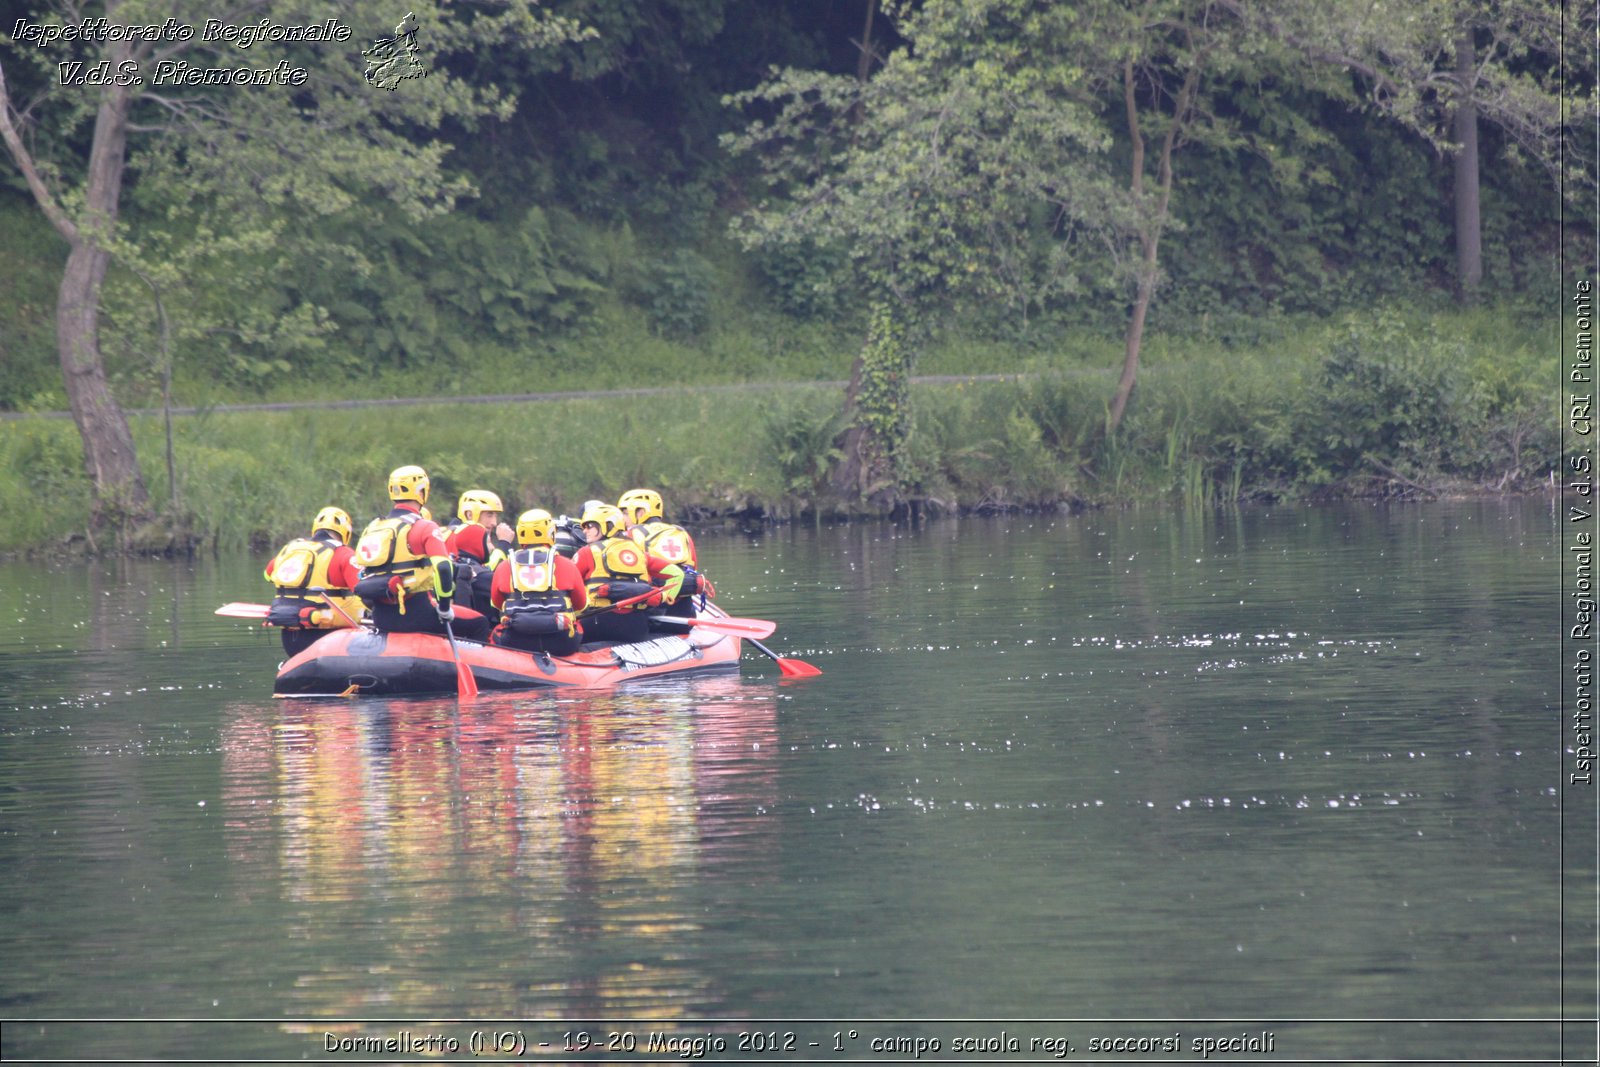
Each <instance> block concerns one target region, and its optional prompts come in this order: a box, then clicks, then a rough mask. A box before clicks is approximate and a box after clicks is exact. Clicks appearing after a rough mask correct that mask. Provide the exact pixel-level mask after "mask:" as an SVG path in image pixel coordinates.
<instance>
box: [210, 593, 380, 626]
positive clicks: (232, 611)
mask: <svg viewBox="0 0 1600 1067" xmlns="http://www.w3.org/2000/svg"><path fill="white" fill-rule="evenodd" d="M309 591H310V592H313V593H316V594H317V595H318V596H320V597H322V599H323V600H325V601H327V604H328V607H330V608H332V609H333V610H334V611H337V612H338V613H339V614H340V615H342V616H344V621H345V622H347V623H349V624H350V625H351V626H360V625H361V623H359V622H357V621H356V620H355V619H353V618H351V617H350V613H349V612H348V611H346V610H344V609H343V608H341V607H340V606H339V602H338V601H336V600H334V599H333V598H332V597H331V596H329V595H328V593H327V591H326V590H324V589H312V590H309ZM270 610H271V607H270V605H267V604H249V603H246V602H244V601H242V600H235V601H234V602H233V603H231V604H224V605H222V607H220V608H218V609H217V610H216V611H215V612H213V613H212V614H214V615H226V616H227V617H228V618H230V619H264V618H266V617H267V613H268V611H270Z"/></svg>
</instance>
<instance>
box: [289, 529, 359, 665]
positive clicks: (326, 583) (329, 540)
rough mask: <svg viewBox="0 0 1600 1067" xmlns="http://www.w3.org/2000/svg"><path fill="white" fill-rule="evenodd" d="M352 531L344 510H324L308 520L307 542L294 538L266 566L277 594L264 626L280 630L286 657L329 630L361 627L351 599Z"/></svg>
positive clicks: (353, 582)
mask: <svg viewBox="0 0 1600 1067" xmlns="http://www.w3.org/2000/svg"><path fill="white" fill-rule="evenodd" d="M353 530H354V527H353V526H352V525H351V523H350V516H349V515H348V514H346V513H345V512H344V511H343V510H341V509H340V508H334V507H328V508H323V509H322V510H321V511H319V512H317V517H316V518H315V519H312V520H311V534H310V535H309V536H307V537H296V538H295V539H294V540H293V541H290V542H289V543H288V544H286V545H284V546H283V547H282V548H280V549H279V550H278V554H277V555H276V556H274V557H272V559H271V560H270V561H269V562H268V563H267V569H266V572H265V573H266V577H267V581H269V582H271V583H272V585H273V587H274V589H275V591H276V595H275V596H274V597H273V598H272V605H271V606H270V607H269V608H268V609H267V625H269V626H277V627H279V630H278V634H279V636H280V637H281V638H282V639H283V650H284V652H286V653H288V654H289V655H290V656H295V655H298V654H299V653H300V652H302V651H304V650H305V649H306V648H307V647H309V646H310V645H311V643H312V642H313V641H315V640H316V639H317V638H319V637H321V636H322V635H323V633H325V632H326V631H328V630H338V629H341V628H343V627H347V626H359V625H360V619H361V601H360V599H358V598H357V597H356V596H355V595H354V593H353V590H354V589H355V585H356V581H357V579H358V578H359V577H360V574H359V572H358V571H357V570H356V565H355V562H354V557H355V553H354V552H353V551H351V549H350V534H351V532H352V531H353Z"/></svg>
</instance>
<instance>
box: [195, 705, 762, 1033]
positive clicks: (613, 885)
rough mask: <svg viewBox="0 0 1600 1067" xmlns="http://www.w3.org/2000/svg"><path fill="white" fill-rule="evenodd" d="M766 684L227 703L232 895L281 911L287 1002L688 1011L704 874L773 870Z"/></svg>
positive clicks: (365, 1009) (487, 1011)
mask: <svg viewBox="0 0 1600 1067" xmlns="http://www.w3.org/2000/svg"><path fill="white" fill-rule="evenodd" d="M776 699H777V697H776V692H775V690H774V689H773V688H772V687H771V686H770V685H767V684H764V683H756V684H746V683H745V682H744V681H743V680H741V679H738V678H719V679H711V680H705V681H701V682H697V683H691V684H683V685H678V686H675V687H672V688H670V689H668V688H661V689H656V690H653V691H648V692H642V691H633V692H629V691H623V692H608V693H597V694H567V693H563V694H538V695H529V694H517V695H512V694H495V695H489V696H485V697H482V698H480V699H479V700H478V701H476V702H474V703H472V704H467V705H457V703H456V702H455V701H453V700H449V701H415V700H407V701H385V702H378V701H353V702H333V701H276V702H274V703H272V704H270V705H262V704H250V705H239V706H236V707H234V708H232V709H230V710H231V713H232V715H231V718H230V721H229V722H228V724H227V726H226V727H225V730H224V738H223V775H224V792H223V802H224V812H225V816H226V826H227V833H228V850H229V856H230V858H231V859H232V860H233V862H234V868H235V870H236V871H237V873H238V887H239V888H238V893H239V899H240V901H241V903H242V904H249V905H257V906H262V907H273V906H277V907H279V908H281V909H282V911H283V912H284V914H286V915H287V921H286V922H285V923H284V924H283V926H282V935H281V936H282V937H283V938H285V939H286V940H287V941H288V942H289V943H290V944H289V947H288V948H287V949H285V953H284V954H285V955H289V956H292V957H293V958H294V959H296V960H301V961H302V963H301V964H300V966H299V968H298V974H297V977H296V978H295V981H294V985H295V992H294V994H293V995H292V996H293V998H294V1000H295V1001H296V1002H297V1005H298V1007H299V1008H300V1009H303V1010H302V1011H300V1012H297V1013H301V1014H304V1015H306V1016H321V1015H328V1016H341V1017H346V1018H364V1017H384V1018H400V1017H416V1018H419V1019H420V1018H423V1017H426V1016H430V1015H432V1016H436V1017H476V1018H489V1017H503V1018H508V1019H510V1018H527V1017H530V1016H534V1015H538V1014H541V1013H543V1014H557V1013H559V1014H561V1015H565V1016H568V1017H591V1018H620V1017H623V1016H628V1015H633V1016H638V1017H650V1018H657V1019H670V1018H676V1017H680V1016H683V1015H685V1014H696V1013H698V1014H705V1013H706V1011H707V1010H714V1006H715V1005H716V1004H717V1003H718V1001H719V1000H720V995H719V993H718V991H717V989H716V988H715V982H714V981H713V979H712V978H710V977H709V976H708V975H707V974H706V973H704V970H703V968H702V967H701V965H700V963H699V962H698V961H700V960H701V959H703V958H704V949H703V947H702V944H703V931H702V924H703V919H704V917H705V915H706V914H707V912H708V910H713V911H714V902H715V901H716V900H717V899H718V898H719V897H720V896H723V895H725V894H722V893H719V891H718V889H717V885H718V883H722V882H728V881H736V882H738V883H739V884H741V885H747V884H750V883H752V882H757V883H758V882H760V881H762V880H765V879H768V878H770V877H771V871H770V868H771V864H770V859H771V855H770V843H771V840H772V839H771V837H770V834H769V833H768V832H767V828H766V825H765V823H766V814H767V812H768V811H770V809H771V807H772V804H773V802H774V799H775V797H776V785H775V781H774V773H775V772H774V761H775V759H776V753H777V725H776V719H777V716H776ZM274 897H276V899H274ZM301 943H303V945H302V944H301ZM305 959H310V960H314V961H316V962H315V964H314V965H311V966H309V967H308V966H306V965H305V964H304V962H303V961H304V960H305Z"/></svg>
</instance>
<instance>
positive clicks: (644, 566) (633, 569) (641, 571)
mask: <svg viewBox="0 0 1600 1067" xmlns="http://www.w3.org/2000/svg"><path fill="white" fill-rule="evenodd" d="M589 555H590V556H591V557H592V558H593V560H594V570H593V571H591V572H590V573H589V577H588V580H587V584H588V588H589V606H590V608H591V609H592V608H607V607H610V606H611V605H612V604H613V603H615V602H617V601H619V600H627V599H629V598H631V597H635V596H638V595H639V594H640V593H644V592H648V591H649V587H650V563H649V555H648V554H647V553H646V552H645V550H644V548H643V547H642V546H640V545H639V544H637V543H636V542H635V541H633V539H632V538H628V537H608V538H606V539H605V540H603V541H591V542H590V543H589ZM597 585H607V586H610V588H609V589H608V590H607V593H608V595H607V596H597V595H596V593H595V587H596V586H597ZM630 587H631V590H632V591H631V592H630V591H629V590H630Z"/></svg>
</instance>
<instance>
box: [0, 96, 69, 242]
mask: <svg viewBox="0 0 1600 1067" xmlns="http://www.w3.org/2000/svg"><path fill="white" fill-rule="evenodd" d="M12 110H13V109H12V106H11V94H10V92H9V91H8V90H7V88H6V72H5V66H4V65H3V64H0V139H3V140H4V141H5V143H6V148H7V149H8V150H10V152H11V158H12V159H13V160H15V161H16V164H17V169H18V170H20V171H22V176H23V178H25V179H26V180H27V182H28V189H29V191H30V192H32V193H33V198H34V200H36V201H38V203H39V209H40V210H41V211H43V212H44V215H45V218H47V219H49V220H50V224H51V225H52V226H54V227H55V228H56V230H57V231H58V232H59V233H60V234H61V236H62V237H65V238H66V239H67V240H68V241H74V242H75V241H77V240H78V227H77V225H76V224H75V223H74V222H73V221H72V220H71V219H70V218H68V217H67V213H66V212H65V211H63V210H62V209H61V205H60V204H59V203H57V202H56V198H55V196H54V195H53V194H52V193H51V192H50V187H49V186H48V185H46V184H45V180H44V175H42V174H40V173H39V167H38V164H37V163H36V162H35V161H34V158H33V154H32V153H30V152H29V151H28V147H27V145H25V144H23V143H22V137H21V135H20V134H19V133H18V132H17V128H16V126H15V125H13V124H12V121H11V113H12Z"/></svg>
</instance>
